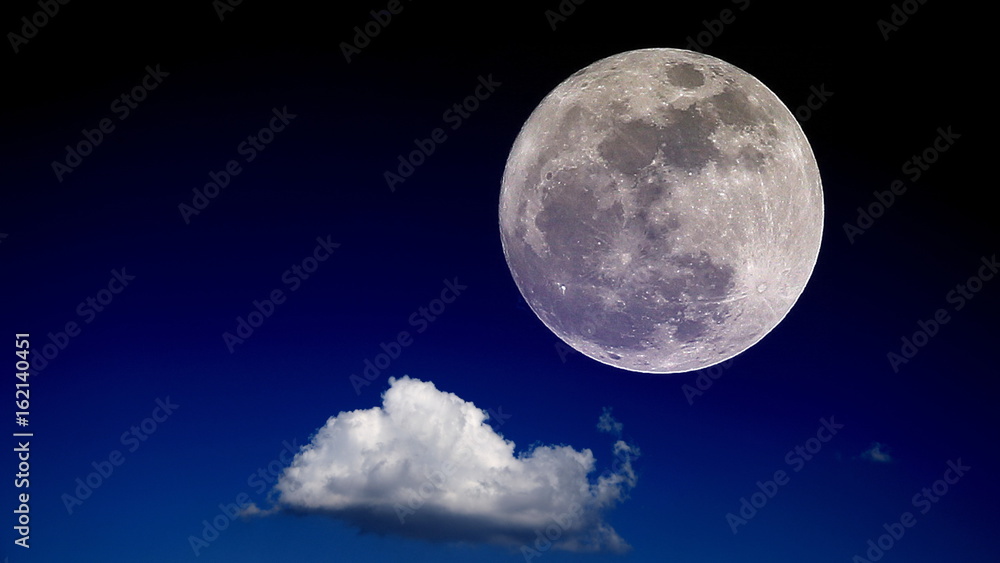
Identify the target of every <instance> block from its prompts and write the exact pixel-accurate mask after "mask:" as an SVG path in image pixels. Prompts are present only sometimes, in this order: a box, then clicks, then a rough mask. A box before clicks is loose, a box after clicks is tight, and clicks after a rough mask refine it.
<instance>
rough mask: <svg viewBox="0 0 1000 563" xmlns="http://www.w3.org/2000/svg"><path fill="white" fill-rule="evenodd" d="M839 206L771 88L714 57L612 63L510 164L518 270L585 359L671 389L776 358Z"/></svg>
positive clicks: (509, 227)
mask: <svg viewBox="0 0 1000 563" xmlns="http://www.w3.org/2000/svg"><path fill="white" fill-rule="evenodd" d="M822 225H823V195H822V188H821V184H820V177H819V171H818V168H817V166H816V161H815V159H814V157H813V154H812V151H811V149H810V147H809V143H808V141H807V140H806V138H805V136H804V134H803V133H802V130H801V128H800V127H799V125H798V123H797V122H796V120H795V118H794V117H793V116H792V114H791V113H790V112H789V111H788V109H787V108H786V107H785V106H784V105H783V104H782V103H781V101H780V100H779V99H778V98H777V96H775V95H774V94H773V93H772V92H771V91H770V90H768V89H767V87H766V86H764V85H763V84H761V83H760V82H759V81H758V80H757V79H755V78H754V77H752V76H751V75H749V74H747V73H746V72H744V71H742V70H740V69H738V68H736V67H734V66H732V65H730V64H728V63H726V62H724V61H721V60H719V59H716V58H714V57H710V56H708V55H704V54H700V53H694V52H691V51H683V50H677V49H644V50H639V51H631V52H627V53H622V54H619V55H615V56H612V57H609V58H606V59H602V60H600V61H598V62H596V63H594V64H592V65H590V66H588V67H587V68H584V69H583V70H581V71H579V72H577V73H576V74H574V75H572V76H571V77H569V78H568V79H567V80H565V81H564V82H563V83H562V84H560V85H559V86H558V87H556V89H555V90H553V91H552V92H551V93H549V95H548V96H546V97H545V99H544V100H542V102H541V103H540V104H539V106H538V107H537V108H536V109H535V111H534V112H533V113H532V114H531V116H530V117H529V118H528V120H527V122H526V123H525V124H524V127H523V128H522V129H521V132H520V134H519V135H518V137H517V140H516V141H515V143H514V146H513V148H512V150H511V153H510V156H509V158H508V160H507V167H506V170H505V172H504V177H503V188H502V191H501V197H500V232H501V239H502V242H503V249H504V254H505V256H506V258H507V263H508V265H509V266H510V269H511V272H512V274H513V276H514V280H515V282H516V283H517V286H518V288H519V289H520V290H521V293H522V294H523V295H524V298H525V300H526V301H527V302H528V304H529V305H530V306H531V308H532V310H533V311H534V312H535V313H536V314H537V315H538V317H539V318H540V319H541V320H542V322H543V323H544V324H545V325H546V326H548V327H549V328H550V329H551V330H552V331H553V332H554V333H555V334H556V335H557V336H558V337H559V338H561V339H562V340H563V341H565V342H566V343H567V344H569V345H570V346H572V347H573V348H574V349H576V350H578V351H580V352H582V353H584V354H586V355H587V356H590V357H591V358H594V359H596V360H599V361H601V362H604V363H607V364H611V365H614V366H617V367H621V368H624V369H629V370H634V371H642V372H656V373H671V372H681V371H689V370H694V369H700V368H703V367H706V366H709V365H712V364H715V363H718V362H721V361H724V360H726V359H728V358H730V357H732V356H734V355H736V354H738V353H740V352H742V351H743V350H745V349H747V348H749V347H750V346H752V345H753V344H754V343H755V342H757V341H758V340H760V339H761V338H762V337H763V336H764V335H766V334H767V333H768V332H769V331H770V330H771V329H773V328H774V327H775V326H776V325H777V324H778V323H779V322H780V321H781V319H782V318H783V317H784V316H785V314H786V313H787V312H788V310H789V309H790V308H791V307H792V305H793V304H794V303H795V301H796V299H798V296H799V295H800V294H801V292H802V290H803V288H804V287H805V284H806V282H807V281H808V279H809V276H810V274H811V273H812V270H813V267H814V265H815V263H816V258H817V255H818V252H819V246H820V238H821V233H822Z"/></svg>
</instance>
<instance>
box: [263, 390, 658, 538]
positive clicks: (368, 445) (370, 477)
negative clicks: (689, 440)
mask: <svg viewBox="0 0 1000 563" xmlns="http://www.w3.org/2000/svg"><path fill="white" fill-rule="evenodd" d="M389 384H390V387H389V389H388V390H387V391H386V392H385V393H384V394H383V395H382V406H381V407H374V408H371V409H366V410H356V411H351V412H341V413H340V414H338V415H337V416H334V417H331V418H330V419H329V420H327V422H326V424H325V425H324V426H323V427H322V428H320V429H319V430H318V431H317V432H316V433H315V435H314V436H313V438H312V440H311V443H310V444H308V445H306V446H304V447H303V448H302V450H301V451H300V452H299V453H298V454H297V455H296V456H295V459H294V460H293V461H292V463H291V465H290V466H289V467H288V468H286V469H285V471H284V473H283V474H282V475H281V477H280V478H279V480H278V482H277V484H276V485H275V488H274V491H273V492H272V493H273V497H274V498H275V507H274V509H277V510H280V511H285V512H293V513H306V514H310V513H312V514H323V515H327V516H331V517H334V518H337V519H341V520H344V521H346V522H348V523H350V524H352V525H355V526H357V527H358V528H360V529H361V530H362V531H365V532H373V533H379V534H387V533H391V534H398V535H402V536H407V537H414V538H421V539H426V540H431V541H466V542H476V543H492V544H499V545H506V546H511V547H513V548H515V549H518V548H519V549H521V550H522V552H524V551H525V550H537V551H544V550H547V549H550V548H551V549H563V550H570V551H616V552H622V551H626V550H627V549H628V548H629V546H628V544H627V543H626V542H625V541H624V540H623V539H622V538H621V537H620V536H619V535H618V534H617V533H616V532H615V530H614V529H612V528H611V527H610V526H609V525H607V524H606V523H605V522H604V520H603V517H602V515H603V512H604V511H606V510H607V509H609V508H611V507H612V506H614V505H616V504H617V503H618V502H620V501H621V500H623V499H624V498H625V497H626V496H627V494H628V492H629V490H631V488H632V487H634V486H635V483H636V476H635V473H634V471H633V469H632V465H631V460H632V458H634V457H635V456H637V455H638V450H636V449H635V448H634V447H633V446H631V445H629V444H627V443H626V442H624V441H622V440H618V441H617V442H616V443H615V444H614V447H613V451H614V454H615V463H614V464H613V469H610V470H606V471H605V472H603V473H602V474H600V475H596V460H595V458H594V455H593V453H591V451H590V450H589V449H583V450H579V451H578V450H576V449H574V448H572V447H570V446H546V445H539V446H535V447H534V448H533V449H531V450H530V451H527V452H520V453H517V452H516V451H515V445H514V443H513V442H511V441H509V440H505V439H504V438H503V437H502V436H500V435H499V434H497V433H496V432H495V431H494V430H493V428H492V427H490V426H489V424H487V423H486V420H487V418H488V415H487V413H486V412H485V411H483V410H481V409H479V408H477V407H476V406H475V405H474V404H472V403H471V402H468V401H464V400H462V399H461V398H459V397H458V396H456V395H454V394H453V393H447V392H443V391H439V390H438V389H437V388H436V387H435V386H434V384H433V383H430V382H424V381H420V380H418V379H412V378H409V377H402V378H400V379H395V378H391V379H390V380H389ZM601 426H608V427H610V429H614V430H617V431H619V432H620V429H621V425H620V423H617V421H614V420H613V419H612V418H611V417H610V414H609V413H605V415H604V416H602V417H601ZM274 509H271V510H274ZM271 510H268V511H261V510H260V509H258V508H257V507H256V506H251V507H250V508H249V509H248V510H247V511H245V514H247V515H251V514H254V513H256V514H263V513H270V512H271Z"/></svg>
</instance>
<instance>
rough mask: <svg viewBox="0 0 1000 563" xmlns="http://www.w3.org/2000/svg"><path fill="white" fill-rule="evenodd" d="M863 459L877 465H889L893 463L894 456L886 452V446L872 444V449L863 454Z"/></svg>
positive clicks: (876, 443) (877, 443)
mask: <svg viewBox="0 0 1000 563" xmlns="http://www.w3.org/2000/svg"><path fill="white" fill-rule="evenodd" d="M861 457H862V458H863V459H867V460H868V461H874V462H876V463H889V462H890V461H892V456H891V455H889V452H888V451H886V447H885V444H882V443H879V442H872V445H871V447H870V448H868V449H867V450H865V451H864V452H863V453H862V454H861Z"/></svg>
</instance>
